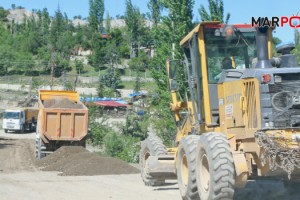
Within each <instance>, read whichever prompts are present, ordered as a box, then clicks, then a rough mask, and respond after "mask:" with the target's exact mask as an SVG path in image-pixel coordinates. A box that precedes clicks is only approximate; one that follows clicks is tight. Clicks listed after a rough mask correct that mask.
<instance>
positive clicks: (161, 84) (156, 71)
mask: <svg viewBox="0 0 300 200" xmlns="http://www.w3.org/2000/svg"><path fill="white" fill-rule="evenodd" d="M162 5H163V7H164V9H165V10H166V11H167V13H168V14H167V16H165V17H162V23H161V24H160V26H158V27H154V28H153V29H152V30H151V34H152V35H153V40H154V45H155V46H156V51H155V52H156V53H155V56H154V58H153V59H152V60H151V61H150V63H149V66H150V69H151V73H152V77H153V78H154V80H155V82H156V84H157V90H155V91H154V92H153V93H152V94H149V95H148V96H149V97H148V101H149V102H148V104H149V105H150V111H149V113H152V112H155V116H154V117H150V118H149V119H150V120H151V122H152V127H153V129H155V132H156V133H157V135H159V136H160V137H161V138H162V139H163V141H164V143H165V144H166V145H171V144H172V141H174V137H175V134H176V125H175V119H174V114H173V113H172V112H171V110H170V107H169V104H170V102H171V98H170V93H169V89H168V82H167V80H168V79H167V75H166V68H165V62H166V60H167V59H169V58H172V57H173V55H174V58H175V59H179V60H182V58H183V57H182V53H181V48H180V47H179V42H180V40H181V39H182V38H183V37H184V36H185V35H186V34H187V33H189V31H191V30H192V29H193V23H192V18H193V14H192V13H193V12H192V11H193V5H194V1H193V0H175V1H167V0H164V1H162ZM172 43H173V44H174V46H175V48H174V50H172ZM172 54H173V55H172ZM178 74H179V75H178V76H177V79H178V80H177V81H178V82H184V78H185V77H184V68H183V66H180V67H179V68H178Z"/></svg>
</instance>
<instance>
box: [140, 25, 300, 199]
mask: <svg viewBox="0 0 300 200" xmlns="http://www.w3.org/2000/svg"><path fill="white" fill-rule="evenodd" d="M180 45H181V46H182V47H183V50H184V57H185V61H184V71H185V75H186V82H187V84H188V87H187V90H186V92H185V94H179V90H178V86H177V85H178V84H177V82H176V75H177V74H178V72H180V68H178V67H179V62H178V61H171V60H169V61H167V71H168V75H169V84H170V90H171V95H172V103H171V109H172V111H173V112H174V113H175V119H176V125H177V128H178V132H177V136H176V146H175V147H174V148H166V147H165V146H164V145H163V144H162V142H161V140H160V139H159V138H158V137H157V136H154V135H150V136H149V137H148V138H147V139H146V140H145V141H143V142H142V148H141V152H140V165H141V175H142V178H143V181H144V182H145V184H146V185H152V186H153V185H160V184H163V183H164V182H165V180H166V179H176V178H177V180H178V185H179V189H180V193H181V196H182V198H183V199H201V200H206V199H209V200H214V199H232V198H233V195H234V189H235V188H237V187H244V186H245V185H246V183H247V180H248V179H252V178H255V177H257V176H268V177H274V178H284V179H287V180H291V179H299V175H300V173H299V167H300V148H299V141H300V68H299V67H297V66H296V64H295V63H297V62H296V58H295V57H294V56H292V55H290V54H289V51H290V50H291V49H292V48H293V47H291V46H289V45H288V46H282V47H280V48H279V49H278V52H280V53H282V56H281V58H272V29H270V28H253V27H251V25H246V24H242V25H224V24H220V23H218V22H209V23H201V24H200V25H198V26H197V27H196V28H195V29H194V30H193V31H191V32H190V33H189V34H188V35H187V36H186V37H185V38H183V40H182V41H181V42H180ZM280 60H281V62H279V61H280ZM271 63H272V64H273V65H274V66H276V67H273V65H272V64H271ZM280 65H281V67H278V66H280ZM181 71H183V70H181Z"/></svg>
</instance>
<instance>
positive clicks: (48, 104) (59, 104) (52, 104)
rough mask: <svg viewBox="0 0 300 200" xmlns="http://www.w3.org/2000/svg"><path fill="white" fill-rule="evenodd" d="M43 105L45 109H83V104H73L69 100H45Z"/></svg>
mask: <svg viewBox="0 0 300 200" xmlns="http://www.w3.org/2000/svg"><path fill="white" fill-rule="evenodd" d="M43 104H44V107H45V108H71V109H73V108H74V109H77V108H83V106H82V105H81V104H78V103H76V102H73V101H71V100H70V99H67V98H56V99H50V100H45V101H44V103H43Z"/></svg>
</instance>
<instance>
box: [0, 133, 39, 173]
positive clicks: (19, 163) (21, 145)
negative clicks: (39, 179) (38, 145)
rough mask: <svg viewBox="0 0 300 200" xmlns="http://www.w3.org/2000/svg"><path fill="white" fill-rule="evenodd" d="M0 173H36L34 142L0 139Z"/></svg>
mask: <svg viewBox="0 0 300 200" xmlns="http://www.w3.org/2000/svg"><path fill="white" fill-rule="evenodd" d="M0 159H1V162H0V171H1V172H5V173H13V172H17V171H36V167H35V165H34V161H35V158H34V140H31V139H22V140H19V139H11V138H5V137H0Z"/></svg>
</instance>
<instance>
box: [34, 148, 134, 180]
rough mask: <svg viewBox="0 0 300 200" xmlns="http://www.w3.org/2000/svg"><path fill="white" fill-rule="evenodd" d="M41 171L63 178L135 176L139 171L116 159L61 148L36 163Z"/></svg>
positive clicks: (83, 150) (79, 150) (80, 149)
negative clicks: (55, 173) (56, 173)
mask: <svg viewBox="0 0 300 200" xmlns="http://www.w3.org/2000/svg"><path fill="white" fill-rule="evenodd" d="M36 164H37V166H38V167H40V168H41V169H42V170H43V171H59V172H62V174H61V175H63V176H93V175H113V174H135V173H139V170H138V169H136V168H135V167H132V166H131V165H129V164H127V163H126V162H124V161H121V160H119V159H116V158H110V157H102V156H98V155H96V154H94V153H91V152H89V151H87V150H86V149H84V148H82V147H75V146H74V147H70V146H68V147H61V148H59V149H58V150H57V151H55V152H54V153H52V154H51V155H49V156H47V157H45V158H43V159H41V160H39V161H37V162H36Z"/></svg>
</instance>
